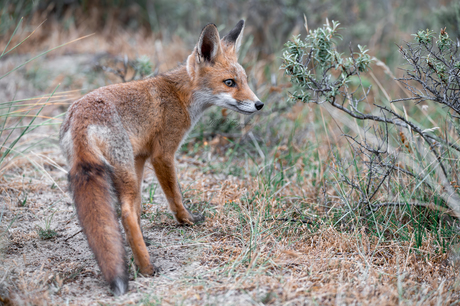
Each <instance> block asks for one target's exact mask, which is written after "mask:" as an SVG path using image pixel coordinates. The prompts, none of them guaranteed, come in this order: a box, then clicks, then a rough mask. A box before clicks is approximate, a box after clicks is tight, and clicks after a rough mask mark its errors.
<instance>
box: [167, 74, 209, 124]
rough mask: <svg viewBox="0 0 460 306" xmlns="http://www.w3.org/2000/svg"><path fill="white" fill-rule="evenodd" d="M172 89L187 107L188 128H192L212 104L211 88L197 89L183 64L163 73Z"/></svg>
mask: <svg viewBox="0 0 460 306" xmlns="http://www.w3.org/2000/svg"><path fill="white" fill-rule="evenodd" d="M163 78H164V79H165V80H167V82H168V83H169V84H171V86H174V91H175V92H176V93H178V99H179V100H180V102H181V104H182V105H183V106H184V107H185V108H186V109H187V111H188V114H189V116H190V129H192V128H193V127H194V126H195V124H196V123H197V122H198V120H199V119H200V118H201V115H202V114H203V112H204V111H205V110H206V109H207V108H209V107H210V106H211V105H212V100H213V96H212V92H211V90H206V89H199V88H197V87H198V86H197V85H196V84H194V82H193V80H192V79H191V78H190V76H189V74H188V72H187V69H186V67H185V66H180V67H178V68H176V69H174V70H172V71H170V72H167V73H165V74H164V75H163Z"/></svg>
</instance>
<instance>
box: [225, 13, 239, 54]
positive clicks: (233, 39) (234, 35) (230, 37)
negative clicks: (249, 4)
mask: <svg viewBox="0 0 460 306" xmlns="http://www.w3.org/2000/svg"><path fill="white" fill-rule="evenodd" d="M243 30H244V20H240V21H238V23H237V24H236V26H235V27H234V28H233V29H232V30H231V31H230V33H228V34H227V35H225V36H224V37H223V38H222V42H223V43H224V44H225V45H227V46H233V47H234V48H235V52H238V50H240V47H241V39H242V38H243Z"/></svg>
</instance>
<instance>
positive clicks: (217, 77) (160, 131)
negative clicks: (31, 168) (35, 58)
mask: <svg viewBox="0 0 460 306" xmlns="http://www.w3.org/2000/svg"><path fill="white" fill-rule="evenodd" d="M243 28H244V21H243V20H241V21H240V22H238V24H237V25H236V26H235V28H234V29H232V30H231V31H230V33H228V34H227V35H226V36H224V37H223V38H222V39H220V37H219V32H218V31H217V28H216V26H215V25H214V24H208V25H207V26H205V27H204V28H203V31H202V32H201V35H200V38H199V40H198V43H197V45H196V47H195V49H194V50H193V52H192V54H191V55H189V57H188V58H187V61H186V63H185V65H183V66H180V67H178V68H177V69H175V70H172V71H170V72H167V73H165V74H162V75H159V76H157V77H155V78H151V79H146V80H142V81H134V82H129V83H124V84H115V85H110V86H106V87H102V88H99V89H97V90H95V91H93V92H91V93H89V94H87V95H85V96H84V97H83V98H81V99H80V100H78V101H75V102H74V103H73V104H72V105H71V106H70V108H69V110H68V111H67V115H66V117H65V119H64V123H63V124H62V126H61V131H60V144H61V147H62V150H63V152H64V154H65V155H66V158H67V161H68V163H69V166H70V171H69V182H70V190H71V192H72V194H73V199H74V202H75V206H76V208H77V213H78V219H79V220H80V225H81V227H82V228H83V231H84V233H85V235H86V237H87V239H88V243H89V246H90V247H91V250H92V251H93V252H94V254H95V256H96V260H97V262H98V264H99V267H100V268H101V270H102V273H103V275H104V277H105V279H106V280H107V282H108V283H109V284H110V288H111V290H112V292H113V293H114V294H115V295H121V294H124V293H125V292H126V291H127V289H128V273H127V264H126V258H125V250H124V248H123V240H122V237H121V233H120V230H119V227H118V222H117V216H116V209H115V205H116V203H120V205H121V219H122V224H123V227H124V229H125V232H126V237H127V240H128V242H129V245H130V246H131V249H132V251H133V256H134V261H135V263H136V265H137V267H138V268H139V270H140V272H141V273H142V274H148V275H152V274H154V273H155V272H156V267H155V266H154V265H152V263H151V262H150V256H149V253H148V251H147V248H146V246H145V242H144V238H143V236H142V231H141V227H140V213H141V185H142V176H143V171H144V164H145V162H146V160H150V162H151V163H152V165H153V168H154V169H155V173H156V176H157V178H158V181H159V182H160V185H161V188H162V189H163V191H164V193H165V195H166V199H167V200H168V203H169V206H170V209H171V211H172V212H173V213H174V215H175V217H176V219H177V221H178V222H179V223H186V224H192V223H196V222H199V221H202V220H204V218H203V217H202V216H201V215H198V214H192V213H190V211H189V210H188V209H187V208H186V207H185V206H184V205H183V203H182V195H181V192H180V188H179V184H178V182H177V179H176V170H175V166H174V154H175V152H176V151H177V149H178V148H179V146H180V144H181V142H182V140H183V139H184V137H185V136H186V135H187V133H188V132H189V131H190V130H191V129H192V128H193V126H194V125H195V123H196V122H197V121H198V119H199V118H200V116H201V114H202V113H203V112H204V111H205V110H206V109H207V108H208V107H210V106H212V105H218V106H220V107H224V108H228V109H231V110H234V111H237V112H239V113H242V114H252V113H254V112H256V111H258V110H260V109H261V108H262V107H263V106H264V104H263V103H262V102H260V101H259V99H258V98H257V97H256V95H255V94H254V93H253V92H252V91H251V89H249V86H248V80H247V76H246V73H245V71H244V69H243V68H242V67H241V65H239V64H238V62H237V53H238V49H239V47H240V44H241V38H242V33H243Z"/></svg>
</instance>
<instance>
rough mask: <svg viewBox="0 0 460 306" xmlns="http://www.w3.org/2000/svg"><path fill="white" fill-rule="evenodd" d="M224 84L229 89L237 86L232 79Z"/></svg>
mask: <svg viewBox="0 0 460 306" xmlns="http://www.w3.org/2000/svg"><path fill="white" fill-rule="evenodd" d="M224 83H225V85H227V86H228V87H235V85H236V83H235V81H233V80H232V79H228V80H225V81H224Z"/></svg>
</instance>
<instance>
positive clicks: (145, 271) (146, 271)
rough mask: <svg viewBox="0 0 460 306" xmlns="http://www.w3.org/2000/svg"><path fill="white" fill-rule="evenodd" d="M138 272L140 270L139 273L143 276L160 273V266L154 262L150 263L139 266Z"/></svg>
mask: <svg viewBox="0 0 460 306" xmlns="http://www.w3.org/2000/svg"><path fill="white" fill-rule="evenodd" d="M139 272H141V274H142V275H145V276H152V275H155V274H158V273H160V268H158V267H157V266H155V265H154V264H150V265H149V266H146V267H143V268H139Z"/></svg>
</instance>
